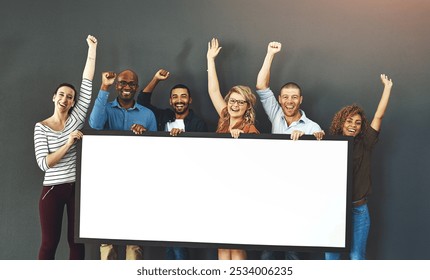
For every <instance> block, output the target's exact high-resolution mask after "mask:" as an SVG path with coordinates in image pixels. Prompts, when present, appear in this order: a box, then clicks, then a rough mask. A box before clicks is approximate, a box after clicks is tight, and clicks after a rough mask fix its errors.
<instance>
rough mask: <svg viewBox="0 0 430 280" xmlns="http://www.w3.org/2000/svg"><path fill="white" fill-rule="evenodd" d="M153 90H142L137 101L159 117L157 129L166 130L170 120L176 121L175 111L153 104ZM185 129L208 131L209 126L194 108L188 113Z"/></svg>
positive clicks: (189, 130)
mask: <svg viewBox="0 0 430 280" xmlns="http://www.w3.org/2000/svg"><path fill="white" fill-rule="evenodd" d="M151 96H152V92H140V93H139V95H138V96H137V103H139V104H140V105H142V106H145V107H147V108H149V109H150V110H151V111H152V112H153V113H154V115H155V118H156V119H157V130H158V131H165V127H166V124H167V123H168V122H174V121H175V119H176V118H175V112H174V111H173V110H172V109H170V108H166V109H159V108H157V107H155V106H153V105H152V104H151ZM184 124H185V131H188V132H207V131H208V128H207V125H206V123H205V122H204V121H203V120H202V119H201V118H199V117H198V116H197V115H196V114H195V113H194V112H193V110H192V109H190V110H189V113H188V115H187V116H186V117H185V119H184Z"/></svg>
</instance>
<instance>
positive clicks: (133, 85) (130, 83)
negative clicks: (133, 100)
mask: <svg viewBox="0 0 430 280" xmlns="http://www.w3.org/2000/svg"><path fill="white" fill-rule="evenodd" d="M117 83H118V85H120V86H121V87H125V86H126V85H128V86H129V87H131V88H134V87H137V83H135V82H126V81H118V82H117Z"/></svg>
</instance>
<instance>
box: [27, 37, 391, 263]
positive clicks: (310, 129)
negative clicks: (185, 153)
mask: <svg viewBox="0 0 430 280" xmlns="http://www.w3.org/2000/svg"><path fill="white" fill-rule="evenodd" d="M86 41H87V44H88V54H87V61H86V64H85V68H84V72H83V76H82V84H81V87H80V95H79V97H78V96H77V91H76V89H75V88H74V86H73V85H71V84H68V83H63V84H61V85H59V86H58V87H57V89H56V90H55V91H54V94H53V97H52V100H53V102H54V113H53V115H52V116H51V117H49V118H47V119H45V120H43V121H40V122H38V123H36V125H35V129H34V145H35V155H36V160H37V163H38V165H39V167H40V168H41V169H42V170H43V171H44V172H45V177H44V181H43V187H42V193H41V195H40V199H39V215H40V223H41V228H42V242H41V246H40V249H39V255H38V258H39V259H54V258H55V252H56V249H57V246H58V243H59V240H60V235H61V225H62V216H63V212H64V206H66V208H67V218H68V224H67V227H68V243H69V248H70V256H69V258H70V259H84V258H85V248H84V245H83V244H78V243H75V242H74V240H73V233H74V224H75V223H74V220H75V216H74V215H75V211H74V206H75V201H74V197H75V195H74V193H75V181H76V142H77V141H78V140H79V139H81V138H82V137H83V134H82V132H81V131H80V130H81V129H82V128H83V126H84V124H85V120H86V115H87V111H88V107H89V105H90V102H91V92H92V79H93V77H94V71H95V60H96V49H97V44H98V43H97V39H96V38H95V37H94V36H91V35H89V36H88V37H87V39H86ZM281 49H282V44H281V43H279V42H270V43H269V44H268V47H267V54H266V56H265V58H264V62H263V65H262V67H261V69H260V71H259V72H258V75H257V83H256V94H254V93H253V92H252V90H251V88H250V87H248V86H244V85H235V86H233V87H232V88H231V89H230V90H229V91H228V93H227V94H226V95H225V96H224V97H223V94H222V93H221V90H220V86H219V81H218V76H217V71H216V64H215V59H216V57H217V56H218V55H219V53H220V51H221V46H220V44H219V41H218V40H217V39H215V38H213V39H212V40H211V41H210V42H209V43H208V50H207V73H208V93H209V97H210V99H211V101H212V103H213V106H214V107H215V110H216V112H217V113H218V116H219V120H218V125H217V129H216V132H217V133H229V134H231V136H232V137H234V138H239V137H240V134H242V133H253V134H259V131H258V129H257V127H256V126H255V120H256V113H255V109H254V107H255V104H256V102H257V98H256V96H258V97H259V99H260V101H261V104H262V106H263V108H264V111H265V112H266V114H267V116H268V118H269V120H270V122H271V124H272V133H278V134H289V135H290V138H291V139H292V140H298V139H300V137H301V136H303V135H314V136H315V138H316V139H317V140H321V139H323V137H324V135H325V133H324V131H323V130H322V129H321V127H320V126H319V125H318V124H317V123H316V122H314V121H312V120H310V119H309V118H307V117H306V114H305V112H304V111H303V110H301V109H300V105H301V103H302V102H303V95H302V91H301V88H300V86H299V85H298V84H297V83H294V82H288V83H286V84H285V85H284V86H282V87H281V89H280V91H279V94H278V96H277V98H276V97H275V94H274V93H273V91H272V90H271V89H270V86H269V83H270V69H271V65H272V61H273V59H274V57H275V55H276V54H277V53H278V52H280V51H281ZM169 76H170V73H169V72H168V71H167V70H165V69H160V70H158V71H157V72H156V73H155V75H154V77H153V78H152V80H151V81H150V82H149V83H148V84H147V85H146V86H145V87H144V88H143V90H142V91H141V92H139V94H138V96H137V100H136V99H135V95H136V93H137V91H138V89H139V81H138V75H137V74H136V73H135V72H134V71H132V70H130V69H127V70H124V71H122V72H120V73H118V74H116V73H115V72H103V73H102V84H101V87H100V90H99V93H98V96H97V98H96V100H95V102H94V107H93V110H92V112H91V114H90V118H89V125H90V126H91V128H93V129H97V130H131V131H133V132H134V133H135V134H142V133H144V132H145V131H168V132H170V135H172V136H177V135H179V134H180V133H184V132H207V131H208V127H207V125H206V123H205V121H204V120H203V119H202V118H200V117H199V116H198V115H197V114H196V113H195V112H194V111H193V110H192V109H191V108H190V106H191V104H192V97H191V91H190V89H189V88H188V87H187V86H186V85H184V84H177V85H174V86H173V87H172V88H171V90H170V98H169V102H170V108H166V109H160V108H158V107H156V106H154V105H153V104H152V103H151V96H152V94H153V92H154V89H155V88H156V86H157V84H158V83H159V82H160V81H165V80H167V79H168V78H169ZM381 81H382V83H383V85H384V90H383V93H382V97H381V99H380V102H379V105H378V108H377V110H376V113H375V115H374V118H373V120H372V121H371V122H370V124H369V123H368V122H367V119H366V117H365V115H364V111H363V109H362V108H360V107H359V106H357V105H350V106H346V107H344V108H342V109H341V110H340V111H339V112H337V113H336V114H335V116H334V118H333V121H332V124H331V126H330V133H331V134H332V135H344V136H351V137H354V148H353V202H352V205H353V207H352V213H351V215H352V229H353V230H352V232H353V235H352V245H351V252H350V258H351V259H365V257H366V256H365V254H366V242H367V236H368V232H369V228H370V217H369V213H368V209H367V196H368V195H369V194H370V193H371V181H370V162H371V153H372V150H373V147H374V145H375V144H376V142H377V140H378V134H379V130H380V128H381V122H382V118H383V116H384V113H385V111H386V108H387V105H388V100H389V97H390V92H391V88H392V85H393V83H392V81H391V80H390V79H389V78H388V77H387V76H386V75H384V74H382V75H381ZM112 85H114V86H115V90H116V92H117V97H116V98H115V99H114V100H113V101H111V102H109V101H108V97H109V94H110V93H109V88H110V87H111V86H112ZM274 253H275V252H271V251H263V252H262V254H261V256H262V258H263V259H273V258H274ZM285 257H286V258H287V259H295V258H297V253H296V252H285ZM325 257H326V259H339V258H340V254H339V253H331V252H327V253H326V254H325ZM100 258H101V259H116V258H117V252H116V249H115V246H114V245H112V244H102V245H101V246H100ZM166 258H167V259H188V258H189V253H188V249H187V248H183V247H167V248H166ZM246 258H247V253H246V251H245V250H242V249H226V248H219V249H218V259H236V260H241V259H246ZM126 259H143V248H142V247H141V246H139V245H127V246H126Z"/></svg>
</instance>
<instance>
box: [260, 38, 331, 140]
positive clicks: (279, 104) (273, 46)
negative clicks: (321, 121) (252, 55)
mask: <svg viewBox="0 0 430 280" xmlns="http://www.w3.org/2000/svg"><path fill="white" fill-rule="evenodd" d="M281 46H282V45H281V43H278V42H270V43H269V46H268V47H267V54H266V57H265V59H264V62H263V66H262V67H261V69H260V72H259V73H258V76H257V86H256V87H257V94H258V96H259V97H260V101H261V103H262V105H263V108H264V111H265V112H266V114H267V115H268V117H269V120H270V122H271V123H272V133H280V134H291V139H293V140H298V139H299V138H300V137H301V136H302V135H304V134H313V135H314V136H315V137H316V138H317V139H318V140H320V139H322V137H323V136H324V131H323V130H322V129H321V127H320V126H319V125H318V124H317V123H316V122H313V121H312V120H310V119H308V118H307V117H306V114H305V112H304V111H303V110H301V109H300V105H301V104H302V102H303V96H302V95H301V89H300V86H299V85H298V84H296V83H294V82H289V83H287V84H285V85H284V86H282V88H281V91H280V93H279V96H278V100H276V98H275V95H274V94H273V92H272V90H271V89H270V87H269V82H270V67H271V65H272V61H273V58H274V56H275V54H276V53H278V52H279V51H280V50H281Z"/></svg>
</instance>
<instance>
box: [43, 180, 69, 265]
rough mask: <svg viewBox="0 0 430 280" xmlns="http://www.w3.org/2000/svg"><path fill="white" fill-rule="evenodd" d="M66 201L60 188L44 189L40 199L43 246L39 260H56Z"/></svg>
mask: <svg viewBox="0 0 430 280" xmlns="http://www.w3.org/2000/svg"><path fill="white" fill-rule="evenodd" d="M63 211H64V201H62V199H61V189H60V187H58V186H55V187H54V186H52V187H43V189H42V194H41V196H40V199H39V216H40V225H41V228H42V244H41V245H40V249H39V256H38V259H39V260H53V259H55V251H56V250H57V246H58V243H59V242H60V237H61V224H62V220H63Z"/></svg>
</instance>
